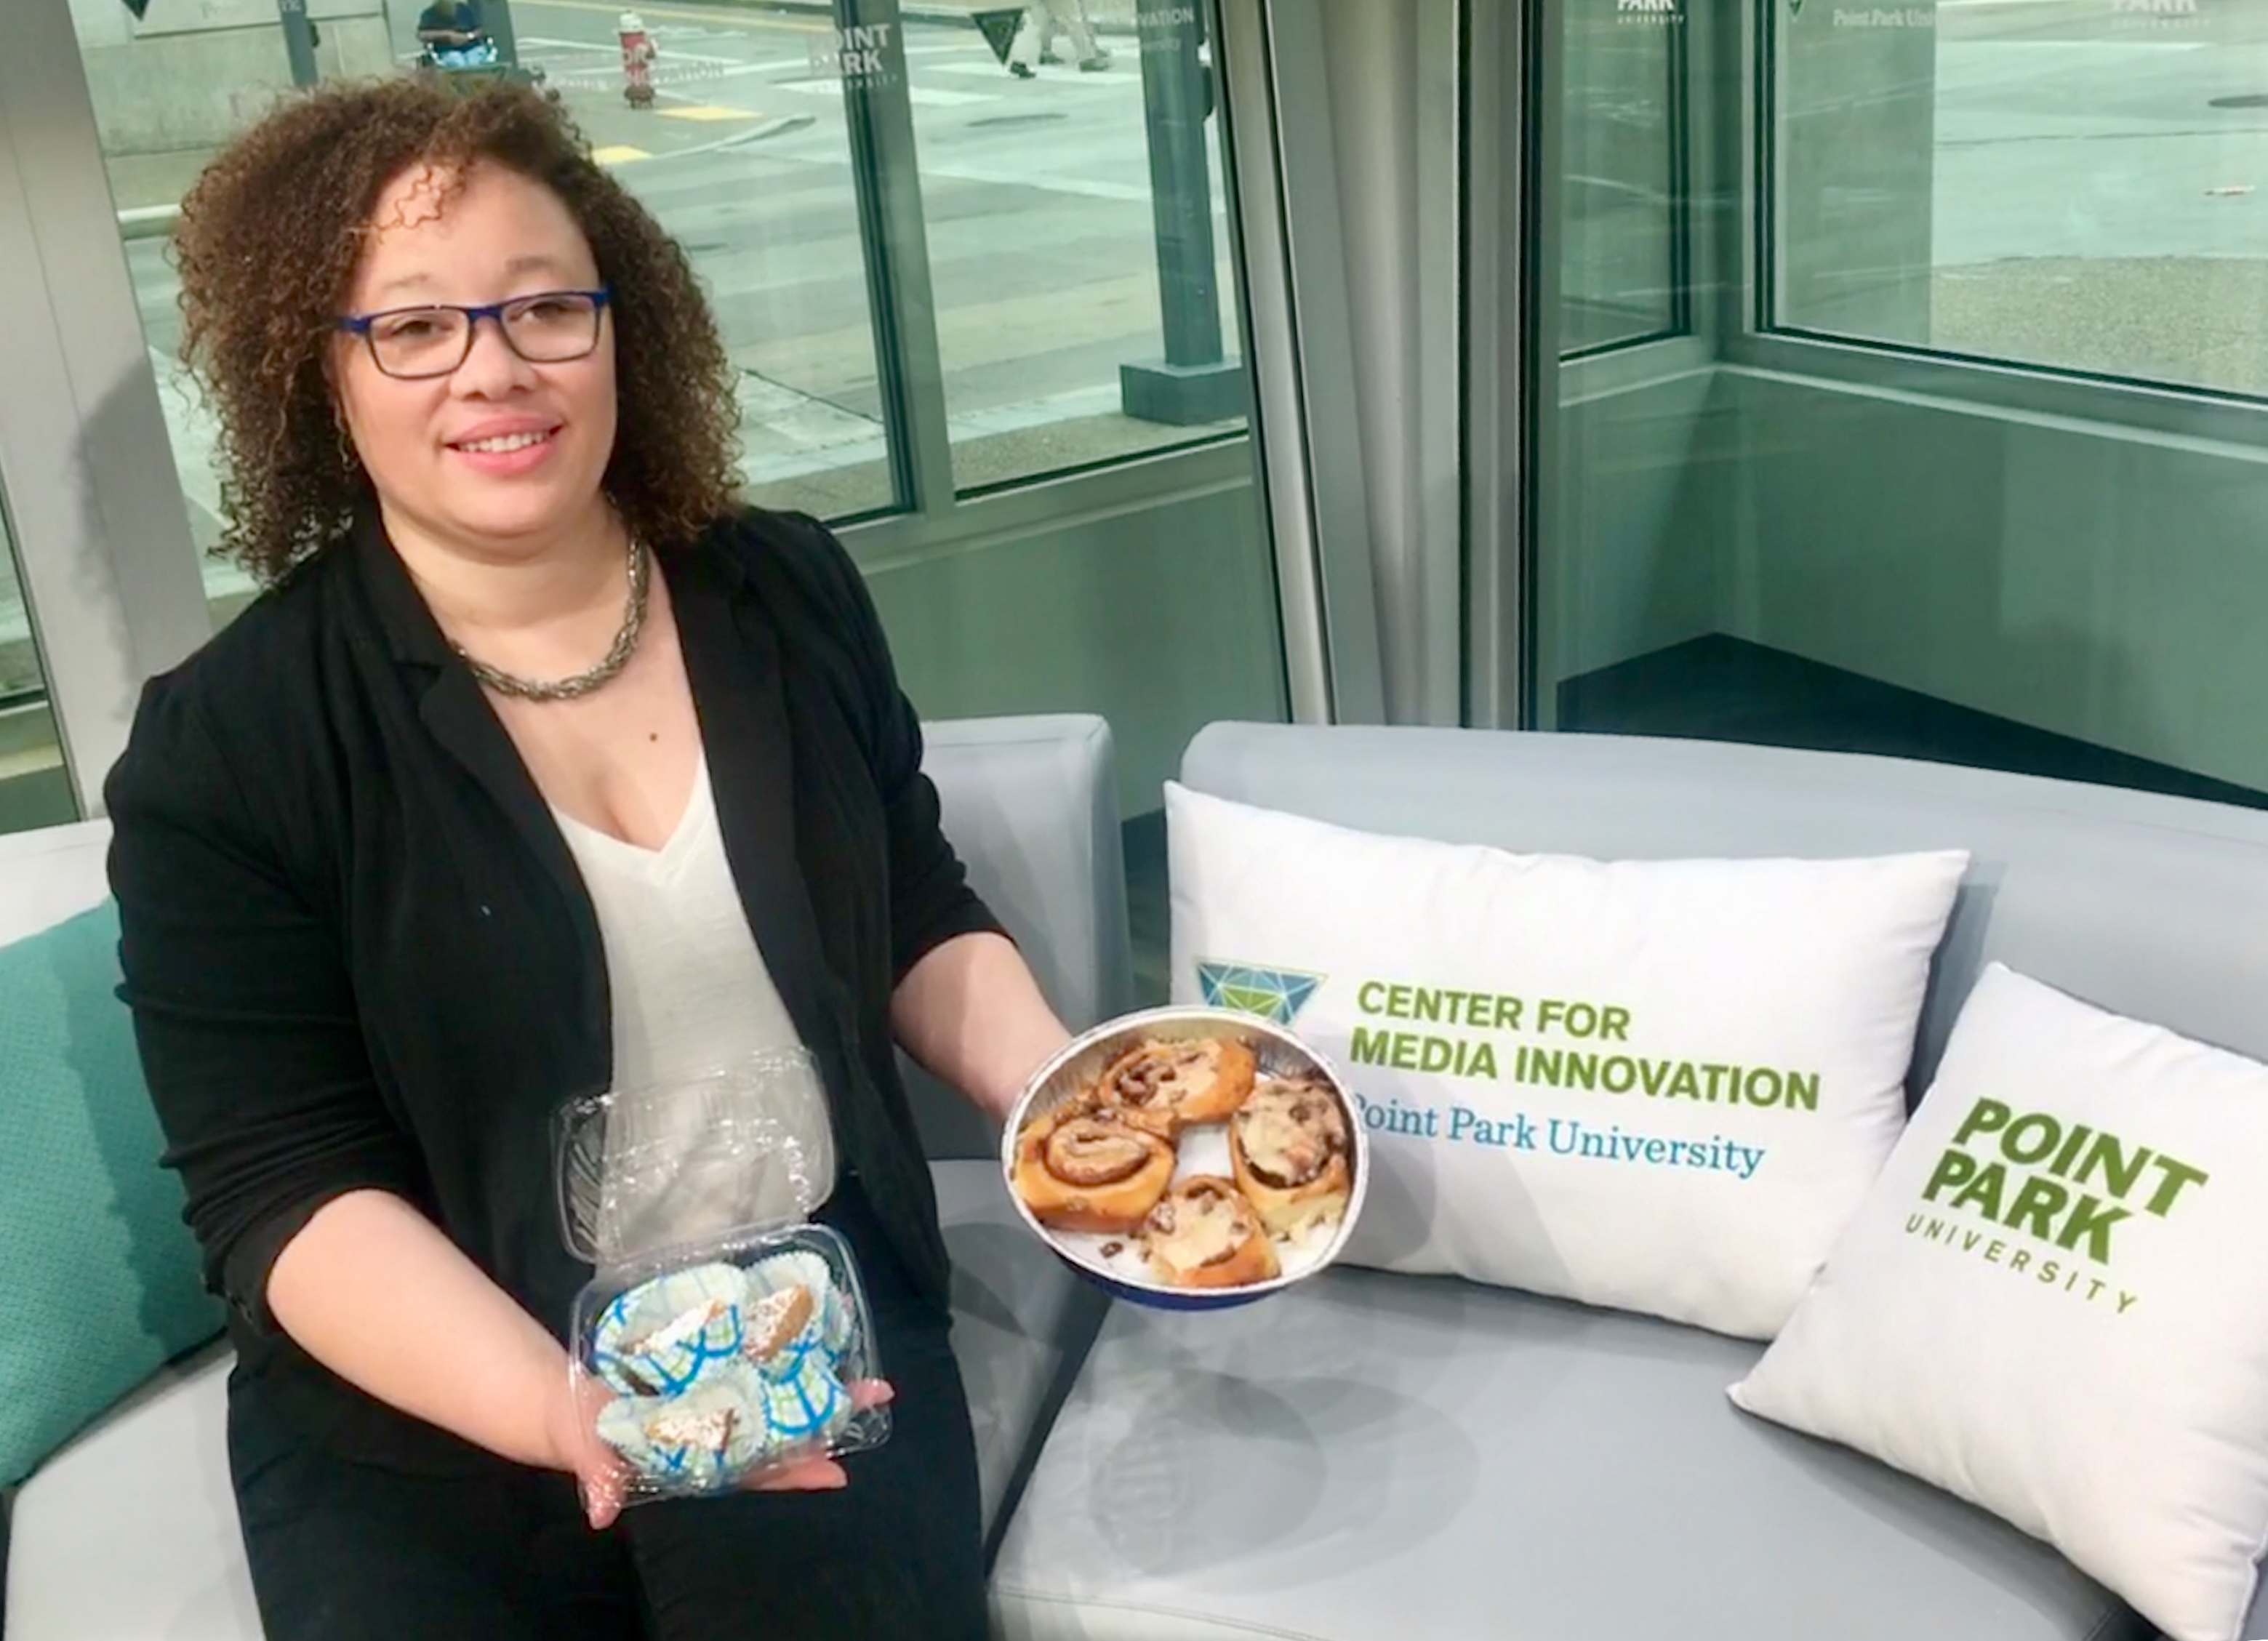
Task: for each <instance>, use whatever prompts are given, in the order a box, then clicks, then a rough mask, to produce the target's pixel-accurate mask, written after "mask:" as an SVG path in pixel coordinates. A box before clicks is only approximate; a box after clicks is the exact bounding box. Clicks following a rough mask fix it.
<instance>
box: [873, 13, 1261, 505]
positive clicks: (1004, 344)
mask: <svg viewBox="0 0 2268 1641" xmlns="http://www.w3.org/2000/svg"><path fill="white" fill-rule="evenodd" d="M1082 4H1083V10H1084V12H1085V16H1086V19H1087V20H1088V21H1089V22H1090V23H1091V25H1092V26H1094V29H1095V31H1096V33H1095V36H1094V38H1095V40H1096V41H1097V47H1098V49H1097V54H1096V55H1094V56H1091V57H1088V58H1086V60H1085V61H1083V62H1082V61H1080V60H1079V57H1078V43H1077V41H1076V40H1074V39H1073V38H1072V37H1071V34H1070V33H1068V32H1065V33H1063V34H1062V35H1061V36H1059V37H1058V39H1057V40H1056V42H1055V48H1054V49H1052V50H1049V51H1045V52H1042V51H1041V50H1039V48H1038V41H1037V39H1036V38H1035V37H1036V36H1037V35H1038V34H1039V33H1041V31H1040V30H1039V29H1038V28H1037V27H1036V26H1033V25H1032V24H1030V23H1027V24H1026V25H1025V26H1023V27H1022V28H1021V29H1020V31H1018V32H1017V33H1016V34H1014V35H1012V36H1011V37H1010V39H1009V41H1008V43H1007V44H1005V45H1004V46H999V47H998V48H996V47H995V46H993V45H992V44H991V43H990V42H989V41H988V40H987V39H986V37H985V36H984V35H983V33H982V31H979V30H972V29H969V28H967V27H960V26H909V28H908V31H907V36H906V38H907V52H906V61H907V65H908V81H909V97H910V98H911V99H912V103H913V114H914V127H915V132H916V135H917V140H918V143H919V148H920V154H921V189H922V201H923V207H924V222H925V224H926V225H927V233H928V239H929V254H930V276H931V280H932V291H933V293H934V297H935V300H936V305H937V320H938V346H939V357H940V361H941V364H942V366H943V372H944V377H945V393H946V408H947V412H948V416H949V419H950V423H951V428H952V438H953V445H954V479H955V482H956V483H957V485H958V486H959V488H961V489H964V490H966V489H981V488H983V487H984V486H987V485H991V484H998V483H1001V482H1006V481H1009V480H1012V479H1017V478H1022V477H1027V476H1030V475H1035V474H1040V473H1047V472H1054V471H1060V470H1064V469H1066V468H1076V467H1084V466H1087V465H1090V464H1092V463H1094V462H1098V461H1105V460H1111V459H1113V458H1116V457H1120V456H1125V455H1130V454H1132V453H1138V452H1140V451H1144V450H1151V449H1158V448H1162V447H1166V446H1169V445H1178V444H1185V443H1187V442H1189V440H1191V439H1192V438H1206V437H1211V436H1215V435H1218V434H1220V433H1223V432H1226V431H1230V430H1234V429H1236V428H1239V427H1241V425H1242V424H1243V421H1244V406H1245V400H1246V393H1245V387H1244V383H1243V379H1242V361H1241V357H1240V350H1239V343H1238V336H1237V331H1236V325H1235V319H1234V309H1233V305H1232V304H1231V303H1230V301H1229V299H1228V298H1229V296H1230V293H1231V292H1233V291H1234V289H1235V273H1234V269H1233V262H1232V261H1231V255H1230V252H1231V246H1230V239H1229V232H1228V221H1227V209H1226V206H1227V195H1226V192H1225V190H1224V188H1223V186H1222V178H1221V167H1220V147H1219V121H1218V120H1217V119H1215V118H1214V117H1212V98H1213V95H1214V92H1213V84H1212V77H1211V72H1212V71H1211V45H1210V42H1209V41H1208V40H1205V38H1204V33H1203V31H1202V18H1203V8H1202V6H1200V5H1197V4H1193V3H1192V0H1082ZM1072 9H1073V0H1055V4H1053V7H1052V10H1053V11H1057V12H1068V11H1071V10H1072ZM1032 15H1033V16H1034V17H1036V16H1037V15H1038V13H1037V10H1036V9H1035V11H1034V12H1033V14H1032ZM1003 32H1004V33H1005V32H1006V31H1003ZM1027 57H1028V58H1029V60H1030V64H1031V68H1032V72H1031V73H1030V74H1029V75H1028V76H1021V75H1018V74H1016V73H1015V72H1014V71H1013V70H1014V68H1015V67H1016V66H1017V65H1018V64H1019V63H1021V62H1023V61H1024V59H1025V58H1027Z"/></svg>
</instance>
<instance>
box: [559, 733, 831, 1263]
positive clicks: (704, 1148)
mask: <svg viewBox="0 0 2268 1641" xmlns="http://www.w3.org/2000/svg"><path fill="white" fill-rule="evenodd" d="M552 813H553V815H554V816H555V817H556V819H557V821H558V823H559V829H560V832H561V834H562V835H563V836H564V837H565V839H566V840H567V847H568V849H569V850H570V851H571V852H572V854H573V855H574V857H575V864H576V865H577V866H578V868H579V869H580V871H581V872H582V877H583V883H584V887H585V889H586V890H587V891H588V892H589V894H590V896H591V903H592V906H593V909H595V910H596V912H597V913H598V918H599V932H600V937H601V938H602V939H603V941H604V944H605V946H606V954H607V982H608V990H609V992H610V994H611V997H612V1004H613V1006H612V1014H613V1019H614V1041H615V1076H614V1086H615V1089H616V1090H617V1091H618V1092H622V1091H630V1092H633V1093H635V1092H636V1091H643V1090H649V1089H659V1090H663V1091H666V1090H667V1089H668V1088H669V1086H670V1085H673V1084H678V1083H685V1082H690V1081H692V1080H693V1079H696V1078H702V1077H703V1076H706V1075H708V1074H710V1073H711V1072H715V1071H721V1070H725V1069H728V1068H731V1067H733V1066H735V1065H739V1064H742V1063H746V1062H747V1060H749V1059H750V1058H751V1057H753V1056H760V1055H762V1054H765V1053H767V1052H771V1051H777V1050H779V1049H792V1048H794V1047H797V1046H799V1042H800V1040H799V1038H798V1036H797V1034H796V1029H795V1023H794V1021H793V1020H792V1019H790V1018H789V1015H788V1012H787V1005H786V1004H784V1003H783V1002H782V1001H781V999H780V994H779V988H778V987H777V985H776V984H775V983H774V982H773V980H772V977H771V972H770V970H769V969H768V968H765V967H764V960H763V955H762V953H761V952H760V951H759V950H758V949H757V946H756V942H755V936H754V935H753V934H752V933H751V932H750V931H749V929H748V921H747V915H746V913H745V912H744V911H743V910H742V909H741V905H740V891H739V889H738V888H737V887H735V885H734V883H733V872H732V867H731V866H730V865H729V864H728V863H727V862H726V860H725V838H724V834H723V832H722V830H720V828H718V822H717V805H716V799H715V796H714V794H713V792H712V791H711V787H710V784H709V760H708V757H707V754H705V753H704V754H703V756H702V759H701V762H700V764H699V767H698V769H697V770H696V774H695V776H694V782H693V796H692V798H690V800H689V801H688V803H687V804H686V806H685V813H684V815H683V816H682V817H681V819H680V820H679V821H678V823H677V829H676V830H675V831H674V832H673V833H671V835H670V836H669V838H668V841H667V842H666V843H663V844H662V846H661V847H660V848H659V849H658V850H649V849H641V848H639V847H638V846H637V845H636V844H634V843H623V842H622V840H621V839H620V838H618V837H615V836H613V835H610V834H608V833H605V832H601V831H600V830H598V829H597V828H594V827H589V826H585V824H584V823H583V822H581V821H578V820H576V819H575V818H574V817H573V816H572V815H571V814H568V813H566V812H565V811H563V810H562V809H560V808H558V807H557V806H556V805H555V806H553V808H552ZM756 1092H757V1094H758V1096H759V1097H761V1098H762V1099H764V1100H767V1101H769V1102H771V1103H770V1104H769V1105H768V1106H767V1112H768V1115H772V1116H774V1117H777V1119H779V1120H780V1121H781V1122H784V1124H786V1125H787V1127H788V1130H789V1131H790V1132H791V1133H795V1134H799V1135H803V1136H806V1137H808V1138H809V1140H810V1142H811V1144H813V1145H814V1147H815V1148H823V1150H824V1152H825V1153H826V1155H825V1163H826V1168H827V1171H828V1173H827V1177H825V1178H823V1179H822V1180H821V1181H820V1184H821V1188H822V1194H823V1193H824V1192H825V1191H826V1190H828V1189H831V1188H832V1186H833V1183H834V1181H833V1179H832V1177H831V1170H832V1166H833V1148H832V1145H831V1144H830V1143H828V1115H827V1112H826V1109H825V1103H824V1102H825V1095H824V1094H823V1093H821V1090H820V1089H819V1087H818V1086H817V1085H816V1084H815V1082H814V1083H813V1084H811V1085H808V1086H807V1087H806V1086H804V1085H784V1086H773V1087H767V1088H765V1089H762V1090H759V1091H756ZM623 1115H625V1114H623V1113H622V1112H620V1111H618V1112H617V1121H616V1122H615V1123H614V1124H613V1125H612V1128H611V1131H610V1134H609V1139H608V1150H609V1153H610V1160H609V1166H613V1159H614V1158H615V1156H617V1155H619V1154H621V1153H619V1152H617V1151H616V1148H617V1147H618V1146H628V1145H631V1144H635V1145H636V1146H637V1148H638V1149H637V1158H638V1166H639V1169H640V1174H641V1178H642V1179H644V1180H655V1179H662V1180H666V1181H669V1184H668V1187H667V1188H666V1189H661V1188H655V1189H653V1190H652V1191H650V1192H641V1191H640V1190H638V1189H637V1188H636V1187H635V1186H631V1185H630V1184H629V1183H627V1182H625V1186H624V1190H623V1192H622V1194H620V1195H619V1196H615V1205H616V1208H617V1210H618V1214H617V1217H615V1218H614V1219H613V1220H612V1223H611V1229H610V1230H609V1232H608V1236H609V1237H610V1239H612V1240H615V1241H617V1242H618V1243H635V1244H637V1247H629V1246H622V1247H618V1248H617V1250H616V1251H617V1252H619V1253H621V1254H622V1255H624V1256H628V1255H633V1254H636V1253H637V1252H638V1251H640V1248H642V1247H654V1246H659V1245H661V1244H664V1243H670V1244H674V1243H677V1242H681V1241H684V1240H689V1239H697V1238H701V1237H707V1236H711V1235H715V1234H717V1233H721V1232H723V1231H725V1230H727V1229H731V1228H733V1227H734V1226H737V1225H743V1224H746V1223H747V1222H748V1221H749V1220H750V1219H751V1218H775V1217H777V1218H799V1217H800V1215H799V1213H798V1212H797V1211H796V1204H795V1203H793V1202H792V1201H790V1200H784V1194H785V1193H786V1192H787V1191H788V1184H787V1181H786V1180H785V1178H784V1175H782V1174H780V1173H779V1171H778V1170H777V1169H776V1168H768V1167H764V1166H761V1165H756V1164H751V1165H748V1166H738V1165H735V1164H733V1161H732V1160H731V1159H730V1158H729V1157H725V1156H720V1155H718V1151H717V1144H716V1122H717V1119H718V1115H719V1114H718V1112H716V1111H715V1110H713V1109H702V1108H700V1107H699V1102H698V1101H697V1100H696V1101H694V1102H692V1103H691V1104H690V1105H687V1106H684V1107H675V1106H672V1107H668V1108H660V1107H657V1108H655V1109H652V1110H650V1111H647V1112H645V1113H644V1115H643V1116H642V1118H641V1119H640V1120H639V1121H637V1122H624V1121H622V1120H621V1119H622V1116H623ZM732 1115H735V1116H741V1117H745V1116H746V1115H748V1113H747V1112H745V1111H737V1110H736V1111H735V1112H733V1114H732ZM613 1195H614V1194H613V1193H611V1192H610V1196H613Z"/></svg>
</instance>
